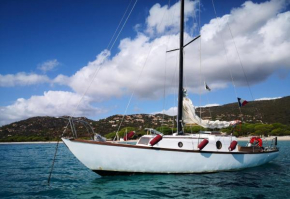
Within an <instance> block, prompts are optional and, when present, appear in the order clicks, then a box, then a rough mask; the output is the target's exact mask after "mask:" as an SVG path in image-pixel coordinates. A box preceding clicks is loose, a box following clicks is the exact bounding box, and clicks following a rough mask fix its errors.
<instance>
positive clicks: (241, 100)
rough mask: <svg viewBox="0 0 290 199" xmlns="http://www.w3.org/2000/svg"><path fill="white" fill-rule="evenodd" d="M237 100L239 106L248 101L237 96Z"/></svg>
mask: <svg viewBox="0 0 290 199" xmlns="http://www.w3.org/2000/svg"><path fill="white" fill-rule="evenodd" d="M238 102H239V106H240V107H242V106H245V105H246V104H248V103H249V102H248V101H246V100H243V99H242V98H239V97H238Z"/></svg>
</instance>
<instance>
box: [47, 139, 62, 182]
mask: <svg viewBox="0 0 290 199" xmlns="http://www.w3.org/2000/svg"><path fill="white" fill-rule="evenodd" d="M58 145H59V139H58V140H57V144H56V147H55V152H54V157H53V161H52V165H51V169H50V173H49V176H48V179H47V184H48V185H50V179H51V175H52V171H53V168H54V162H55V158H56V154H57V149H58Z"/></svg>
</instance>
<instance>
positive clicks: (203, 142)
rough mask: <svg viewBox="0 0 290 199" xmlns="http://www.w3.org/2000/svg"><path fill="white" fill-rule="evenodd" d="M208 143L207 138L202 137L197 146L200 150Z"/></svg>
mask: <svg viewBox="0 0 290 199" xmlns="http://www.w3.org/2000/svg"><path fill="white" fill-rule="evenodd" d="M207 144H208V140H207V139H204V140H202V142H201V143H199V145H198V148H199V150H200V151H201V150H202V149H203V148H204V147H205V146H206V145H207Z"/></svg>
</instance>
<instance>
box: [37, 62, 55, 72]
mask: <svg viewBox="0 0 290 199" xmlns="http://www.w3.org/2000/svg"><path fill="white" fill-rule="evenodd" d="M58 65H59V62H58V61H57V60H56V59H53V60H48V61H46V62H43V63H42V64H39V65H38V67H37V68H38V69H39V70H41V71H42V72H43V73H46V72H47V71H51V70H53V69H54V68H55V67H57V66H58Z"/></svg>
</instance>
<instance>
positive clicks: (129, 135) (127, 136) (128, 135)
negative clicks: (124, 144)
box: [124, 131, 135, 141]
mask: <svg viewBox="0 0 290 199" xmlns="http://www.w3.org/2000/svg"><path fill="white" fill-rule="evenodd" d="M134 135H135V131H131V132H129V133H127V135H125V136H124V141H127V140H129V139H130V138H132V137H133V136H134Z"/></svg>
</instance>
